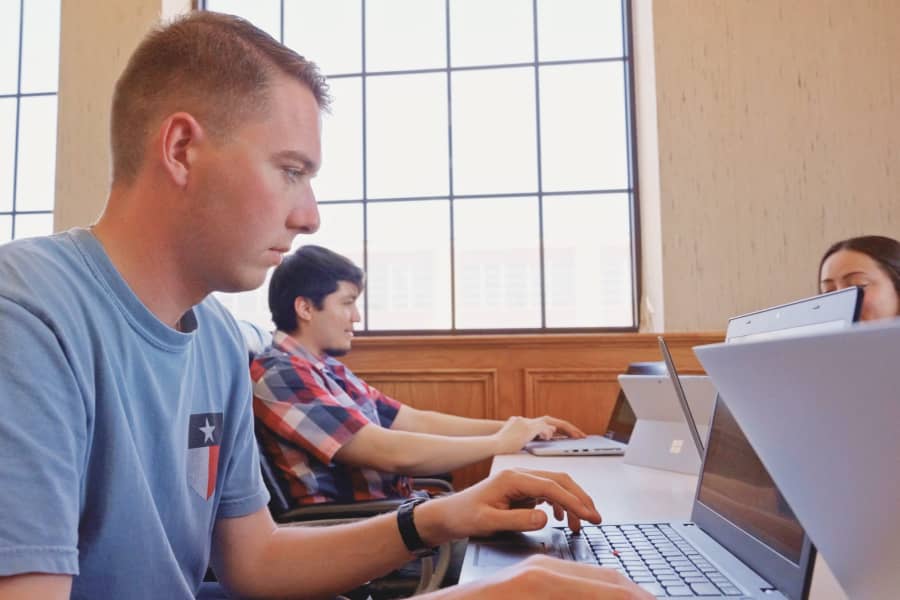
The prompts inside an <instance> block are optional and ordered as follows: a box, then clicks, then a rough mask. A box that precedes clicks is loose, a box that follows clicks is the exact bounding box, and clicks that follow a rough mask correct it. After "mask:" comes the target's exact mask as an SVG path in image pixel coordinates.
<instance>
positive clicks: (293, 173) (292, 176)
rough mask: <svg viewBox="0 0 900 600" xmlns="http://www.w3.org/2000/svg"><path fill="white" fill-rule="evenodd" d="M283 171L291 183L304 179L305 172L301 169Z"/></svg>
mask: <svg viewBox="0 0 900 600" xmlns="http://www.w3.org/2000/svg"><path fill="white" fill-rule="evenodd" d="M282 170H283V171H284V175H285V177H287V178H288V180H289V181H290V182H291V183H293V182H295V181H298V180H299V179H300V178H301V177H303V171H302V170H300V169H295V168H293V167H284V168H283V169H282Z"/></svg>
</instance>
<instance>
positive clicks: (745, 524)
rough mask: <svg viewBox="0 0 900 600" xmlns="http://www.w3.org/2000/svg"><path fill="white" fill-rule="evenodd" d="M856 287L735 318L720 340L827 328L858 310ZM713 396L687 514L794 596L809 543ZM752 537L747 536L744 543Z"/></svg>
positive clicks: (844, 322) (809, 553)
mask: <svg viewBox="0 0 900 600" xmlns="http://www.w3.org/2000/svg"><path fill="white" fill-rule="evenodd" d="M861 300H862V294H861V292H860V290H859V289H858V288H848V289H845V290H841V291H838V292H832V293H829V294H823V295H821V296H816V297H814V298H808V299H806V300H801V301H798V302H794V303H791V304H787V305H782V306H777V307H774V308H770V309H766V310H763V311H759V312H756V313H752V314H748V315H742V316H740V317H735V318H733V319H731V320H730V321H729V323H728V330H727V333H726V337H725V341H726V343H737V342H745V341H750V340H753V341H756V340H761V339H770V338H774V337H783V336H787V335H791V336H793V335H802V334H805V333H813V332H820V331H823V330H824V331H831V330H834V329H836V328H839V327H846V326H848V325H849V324H850V323H852V322H853V321H855V320H856V319H857V317H858V314H859V305H860V303H861ZM727 401H728V399H727V398H725V399H724V402H723V401H722V398H719V399H717V401H716V407H715V409H714V412H713V418H712V423H711V424H710V432H709V437H708V439H707V448H706V454H705V457H704V460H703V468H702V471H701V473H700V481H699V485H698V489H697V502H696V503H695V505H694V513H693V515H692V517H693V519H694V521H696V522H697V523H698V524H699V525H701V527H702V528H703V530H704V531H706V532H707V533H709V534H710V535H711V536H712V537H714V538H716V539H717V540H718V541H719V542H720V543H721V544H722V545H724V546H725V547H726V548H728V549H729V550H731V551H732V552H733V553H734V554H736V555H737V556H739V557H740V558H741V559H743V560H744V561H745V562H747V563H748V564H749V565H750V566H752V567H753V568H755V569H757V570H758V571H760V572H766V574H767V578H768V579H769V580H770V581H772V583H774V584H776V585H777V586H778V588H779V589H781V590H782V591H784V592H785V593H786V595H787V596H788V597H791V598H794V597H800V596H801V595H802V589H801V588H800V587H798V586H802V585H803V580H804V577H803V573H804V572H808V567H809V563H810V561H811V556H812V551H811V544H810V543H809V540H808V537H807V536H806V534H805V532H804V530H803V527H802V526H801V525H800V523H799V521H798V520H797V517H796V516H795V515H794V513H793V511H792V510H791V508H790V507H789V506H788V503H787V501H786V500H785V499H784V497H783V496H782V495H781V492H779V491H778V488H777V486H776V485H775V483H774V481H773V480H772V477H771V476H770V475H769V472H768V471H767V470H766V468H765V467H764V466H763V464H762V462H761V461H760V460H759V457H758V456H757V454H756V452H755V451H754V450H753V448H752V447H751V446H750V443H749V442H748V441H747V438H746V437H745V436H744V433H743V432H742V431H741V428H740V427H739V426H738V424H737V422H736V421H735V419H734V418H733V417H732V415H731V412H730V411H729V410H728V407H727V406H726V404H727ZM751 539H752V540H755V541H751Z"/></svg>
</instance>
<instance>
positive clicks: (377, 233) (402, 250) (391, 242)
mask: <svg viewBox="0 0 900 600" xmlns="http://www.w3.org/2000/svg"><path fill="white" fill-rule="evenodd" d="M368 211H369V215H368V226H369V238H368V245H369V283H368V289H367V293H368V297H369V326H370V327H371V328H373V329H449V328H450V326H451V318H450V210H449V206H448V203H447V201H445V200H430V201H428V202H379V203H377V204H371V205H369V208H368Z"/></svg>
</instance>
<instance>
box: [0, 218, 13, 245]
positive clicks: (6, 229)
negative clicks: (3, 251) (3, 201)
mask: <svg viewBox="0 0 900 600" xmlns="http://www.w3.org/2000/svg"><path fill="white" fill-rule="evenodd" d="M10 241H12V216H10V215H0V244H5V243H6V242H10Z"/></svg>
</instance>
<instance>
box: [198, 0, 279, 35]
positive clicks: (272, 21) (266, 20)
mask: <svg viewBox="0 0 900 600" xmlns="http://www.w3.org/2000/svg"><path fill="white" fill-rule="evenodd" d="M206 8H207V9H208V10H214V11H216V12H221V13H228V14H230V15H237V16H239V17H243V18H245V19H247V20H248V21H250V22H251V23H253V24H254V25H256V26H257V27H259V28H260V29H262V30H263V31H265V32H266V33H268V34H269V35H271V36H272V37H273V38H275V39H276V40H277V39H280V38H281V31H280V30H281V3H280V2H279V0H253V2H247V0H206Z"/></svg>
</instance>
